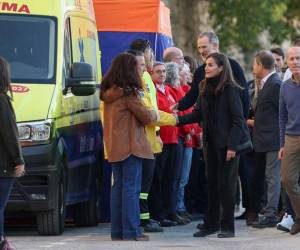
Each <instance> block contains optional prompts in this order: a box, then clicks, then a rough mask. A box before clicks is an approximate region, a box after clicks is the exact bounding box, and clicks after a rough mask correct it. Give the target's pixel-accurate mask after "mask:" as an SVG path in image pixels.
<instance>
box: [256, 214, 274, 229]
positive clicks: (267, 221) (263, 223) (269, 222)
mask: <svg viewBox="0 0 300 250" xmlns="http://www.w3.org/2000/svg"><path fill="white" fill-rule="evenodd" d="M277 223H278V220H277V218H276V217H265V216H264V217H261V218H260V219H259V221H256V222H253V224H252V227H255V228H266V227H276V225H277Z"/></svg>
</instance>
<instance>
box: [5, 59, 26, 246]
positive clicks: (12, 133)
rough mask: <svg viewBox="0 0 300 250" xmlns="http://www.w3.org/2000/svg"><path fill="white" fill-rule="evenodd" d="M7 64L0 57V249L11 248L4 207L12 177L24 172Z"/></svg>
mask: <svg viewBox="0 0 300 250" xmlns="http://www.w3.org/2000/svg"><path fill="white" fill-rule="evenodd" d="M9 91H10V92H11V87H10V77H9V66H8V63H7V62H6V61H5V59H3V58H1V57H0V159H1V161H0V249H11V248H10V244H9V242H8V241H7V239H6V238H4V229H3V225H4V209H5V206H6V204H7V201H8V198H9V195H10V192H11V189H12V186H13V182H14V178H15V177H20V176H22V175H23V174H24V160H23V157H22V154H21V149H20V144H19V139H18V136H19V135H18V129H17V125H16V118H15V114H14V110H13V107H12V105H11V98H10V97H9V96H8V95H7V92H9ZM11 96H12V95H11Z"/></svg>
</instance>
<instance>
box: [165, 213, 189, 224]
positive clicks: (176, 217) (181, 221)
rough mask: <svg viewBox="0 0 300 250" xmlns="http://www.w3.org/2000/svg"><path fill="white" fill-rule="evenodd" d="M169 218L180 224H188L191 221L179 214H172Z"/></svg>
mask: <svg viewBox="0 0 300 250" xmlns="http://www.w3.org/2000/svg"><path fill="white" fill-rule="evenodd" d="M168 219H170V220H171V221H176V222H177V224H178V225H186V224H188V223H190V222H191V221H189V220H187V219H185V218H182V217H181V216H179V215H178V214H174V215H170V216H169V217H168Z"/></svg>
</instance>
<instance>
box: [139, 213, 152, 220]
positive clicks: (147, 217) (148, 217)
mask: <svg viewBox="0 0 300 250" xmlns="http://www.w3.org/2000/svg"><path fill="white" fill-rule="evenodd" d="M140 219H141V220H147V219H150V213H144V214H140Z"/></svg>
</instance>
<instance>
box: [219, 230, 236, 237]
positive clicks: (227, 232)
mask: <svg viewBox="0 0 300 250" xmlns="http://www.w3.org/2000/svg"><path fill="white" fill-rule="evenodd" d="M232 237H234V233H233V232H230V231H223V232H222V231H221V233H219V234H218V238H232Z"/></svg>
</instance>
